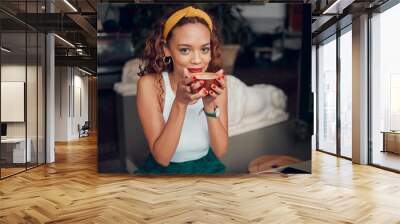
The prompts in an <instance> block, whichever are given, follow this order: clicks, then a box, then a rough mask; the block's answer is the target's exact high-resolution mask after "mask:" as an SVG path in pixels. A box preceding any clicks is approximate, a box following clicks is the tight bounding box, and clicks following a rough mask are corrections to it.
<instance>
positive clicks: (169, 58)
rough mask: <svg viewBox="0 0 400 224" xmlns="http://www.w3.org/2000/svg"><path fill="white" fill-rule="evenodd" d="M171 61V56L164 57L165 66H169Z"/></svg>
mask: <svg viewBox="0 0 400 224" xmlns="http://www.w3.org/2000/svg"><path fill="white" fill-rule="evenodd" d="M171 61H172V58H171V57H170V56H168V57H166V56H165V57H163V62H164V64H166V65H168V64H170V63H171Z"/></svg>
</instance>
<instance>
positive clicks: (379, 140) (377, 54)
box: [371, 4, 400, 170]
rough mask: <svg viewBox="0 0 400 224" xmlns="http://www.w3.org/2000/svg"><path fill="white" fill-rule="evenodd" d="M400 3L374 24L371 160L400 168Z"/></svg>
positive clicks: (382, 164) (379, 15)
mask: <svg viewBox="0 0 400 224" xmlns="http://www.w3.org/2000/svg"><path fill="white" fill-rule="evenodd" d="M398 21H400V4H398V5H396V6H394V7H392V8H390V9H388V10H387V11H384V12H383V13H380V14H376V15H374V16H373V17H372V19H371V25H372V31H373V32H372V38H371V40H372V49H371V51H372V54H371V57H372V74H371V76H372V77H371V88H372V90H371V91H372V93H371V95H372V97H371V109H372V111H371V120H372V125H371V133H372V163H373V164H378V165H381V166H385V167H389V168H392V169H396V170H400V155H399V154H400V111H399V109H400V108H399V107H400V105H399V94H400V86H399V82H400V63H399V62H398V52H400V45H399V44H398V40H399V39H400V31H399V29H394V28H393V27H397V26H398V24H397V23H398Z"/></svg>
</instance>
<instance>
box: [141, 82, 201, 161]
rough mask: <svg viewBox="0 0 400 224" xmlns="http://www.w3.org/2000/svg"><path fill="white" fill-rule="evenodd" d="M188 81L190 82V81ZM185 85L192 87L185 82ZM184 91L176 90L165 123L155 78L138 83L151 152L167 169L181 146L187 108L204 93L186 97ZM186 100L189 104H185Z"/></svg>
mask: <svg viewBox="0 0 400 224" xmlns="http://www.w3.org/2000/svg"><path fill="white" fill-rule="evenodd" d="M188 80H189V79H188ZM183 84H189V82H188V83H183ZM182 91H184V90H177V97H175V100H174V102H173V103H172V107H171V111H170V114H169V117H168V120H167V122H164V118H163V115H162V111H161V108H160V105H159V103H158V95H157V92H158V91H157V90H156V87H155V86H154V76H152V75H145V76H143V77H141V78H140V79H139V81H138V83H137V100H136V103H137V108H138V113H139V117H140V121H141V123H142V127H143V130H144V134H145V136H146V139H147V141H148V143H149V147H150V152H151V153H152V154H153V156H154V158H155V160H156V161H157V162H158V163H159V164H160V165H162V166H168V165H169V163H170V161H171V158H172V156H173V155H174V153H175V151H176V147H177V146H178V144H179V138H180V135H181V131H182V127H183V122H184V120H185V113H186V109H187V105H188V103H189V102H190V100H195V99H199V98H201V97H202V93H197V94H192V95H190V94H188V95H187V98H185V96H183V95H184V94H183V93H182ZM186 101H187V102H186Z"/></svg>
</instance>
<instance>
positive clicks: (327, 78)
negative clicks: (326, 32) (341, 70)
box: [318, 39, 336, 153]
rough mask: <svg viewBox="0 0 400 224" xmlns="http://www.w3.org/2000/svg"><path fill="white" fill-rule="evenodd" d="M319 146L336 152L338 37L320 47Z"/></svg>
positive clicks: (321, 148) (324, 149)
mask: <svg viewBox="0 0 400 224" xmlns="http://www.w3.org/2000/svg"><path fill="white" fill-rule="evenodd" d="M318 148H319V149H320V150H323V151H327V152H330V153H336V39H334V40H333V41H330V42H328V43H327V44H324V45H321V46H320V47H319V48H318Z"/></svg>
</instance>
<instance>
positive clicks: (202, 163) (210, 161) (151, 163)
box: [135, 147, 225, 174]
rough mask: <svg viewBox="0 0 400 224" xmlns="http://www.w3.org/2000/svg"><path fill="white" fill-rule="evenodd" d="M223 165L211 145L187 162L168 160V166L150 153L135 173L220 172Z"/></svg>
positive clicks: (222, 169)
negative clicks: (204, 153) (199, 155)
mask: <svg viewBox="0 0 400 224" xmlns="http://www.w3.org/2000/svg"><path fill="white" fill-rule="evenodd" d="M224 172H225V165H224V164H223V163H221V161H219V159H218V158H217V157H216V156H215V154H214V152H213V150H212V149H211V147H210V148H209V149H208V153H207V155H206V156H204V157H202V158H200V159H197V160H192V161H187V162H181V163H176V162H170V163H169V165H168V166H166V167H164V166H161V165H160V164H159V163H157V161H156V160H155V159H154V157H153V155H152V154H151V153H150V155H149V157H147V159H146V161H145V163H144V164H143V166H141V167H139V168H138V169H137V170H136V171H135V173H136V174H222V173H224Z"/></svg>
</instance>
